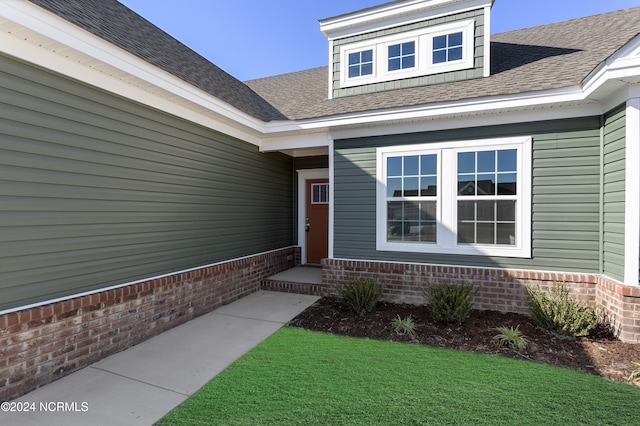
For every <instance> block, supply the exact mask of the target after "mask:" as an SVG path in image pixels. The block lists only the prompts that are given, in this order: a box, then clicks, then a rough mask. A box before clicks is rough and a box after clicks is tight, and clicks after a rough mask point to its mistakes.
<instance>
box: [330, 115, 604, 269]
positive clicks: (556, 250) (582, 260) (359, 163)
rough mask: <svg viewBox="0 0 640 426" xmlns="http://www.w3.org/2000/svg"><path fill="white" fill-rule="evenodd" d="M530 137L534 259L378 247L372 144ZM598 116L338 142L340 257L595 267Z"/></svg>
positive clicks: (336, 184) (337, 250)
mask: <svg viewBox="0 0 640 426" xmlns="http://www.w3.org/2000/svg"><path fill="white" fill-rule="evenodd" d="M517 135H522V136H527V135H531V136H533V190H532V193H533V195H532V196H533V224H532V232H533V238H532V246H533V248H532V253H533V256H532V259H516V258H495V257H483V256H455V255H438V254H420V253H398V252H382V251H376V248H375V247H376V241H375V236H376V214H375V209H376V199H375V198H376V164H375V163H376V161H375V158H376V148H377V147H380V146H388V145H405V144H414V143H427V142H430V141H431V142H442V141H456V140H468V139H487V138H494V137H507V136H517ZM599 146H600V138H599V119H598V118H597V117H594V118H585V119H577V120H567V121H553V122H545V123H534V124H522V125H511V126H500V127H493V128H476V129H465V130H456V131H445V132H433V133H423V134H412V135H399V136H388V137H377V138H362V139H351V140H342V141H336V142H335V156H334V158H335V182H334V188H335V193H334V197H335V221H334V229H335V232H334V242H335V247H334V255H335V257H337V258H353V259H370V260H389V261H401V262H402V261H405V262H419V263H421V262H423V263H440V264H450V265H470V266H485V267H509V268H529V269H538V270H558V271H584V272H598V259H599V225H598V221H599V193H600V180H599V179H600V178H599V175H600V173H599Z"/></svg>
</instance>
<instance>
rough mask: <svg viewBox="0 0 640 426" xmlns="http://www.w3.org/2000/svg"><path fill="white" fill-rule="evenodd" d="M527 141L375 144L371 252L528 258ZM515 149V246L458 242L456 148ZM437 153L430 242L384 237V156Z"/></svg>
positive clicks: (529, 142) (529, 172) (529, 141)
mask: <svg viewBox="0 0 640 426" xmlns="http://www.w3.org/2000/svg"><path fill="white" fill-rule="evenodd" d="M531 147H532V139H531V137H529V136H526V137H525V136H522V137H510V138H499V139H482V140H472V141H455V142H442V143H429V144H419V145H405V146H392V147H383V148H377V150H376V161H377V176H376V178H377V185H376V250H379V251H395V252H414V253H438V254H459V255H476V256H496V257H519V258H530V257H531V240H532V236H531V207H532V206H531V194H532V177H531V175H532V170H531V164H532V163H531V161H532V160H531V157H532V152H531ZM506 149H516V150H517V167H518V170H517V179H518V181H517V186H516V188H517V189H516V192H517V202H516V244H515V245H514V246H505V245H488V244H458V238H457V235H458V234H457V227H458V208H457V206H458V203H457V193H458V188H457V181H458V175H457V171H458V164H457V162H458V152H465V151H487V150H492V151H493V150H506ZM434 153H437V154H438V198H437V203H438V204H437V221H438V223H437V229H436V236H437V237H436V241H437V242H436V243H426V242H413V241H387V186H386V180H387V179H386V178H387V171H386V167H387V161H386V160H387V157H389V156H399V155H403V156H406V155H422V154H434Z"/></svg>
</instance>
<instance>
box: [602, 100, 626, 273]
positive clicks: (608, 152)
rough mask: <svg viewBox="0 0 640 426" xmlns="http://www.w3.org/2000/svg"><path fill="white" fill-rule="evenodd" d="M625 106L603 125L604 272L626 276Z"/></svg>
mask: <svg viewBox="0 0 640 426" xmlns="http://www.w3.org/2000/svg"><path fill="white" fill-rule="evenodd" d="M625 119H626V116H625V110H624V108H619V109H616V110H614V111H612V112H611V113H609V114H607V115H606V116H605V125H604V233H603V242H604V246H603V250H604V265H603V268H604V273H605V275H607V276H609V277H611V278H615V279H617V280H620V281H623V280H624V215H625V213H624V210H625V202H624V200H625V193H624V191H625V183H624V179H625Z"/></svg>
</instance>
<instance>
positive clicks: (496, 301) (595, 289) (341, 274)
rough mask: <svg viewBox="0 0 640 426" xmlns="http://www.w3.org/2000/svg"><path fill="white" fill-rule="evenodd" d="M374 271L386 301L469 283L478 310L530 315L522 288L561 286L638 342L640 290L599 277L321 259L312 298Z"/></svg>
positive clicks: (624, 337) (414, 300)
mask: <svg viewBox="0 0 640 426" xmlns="http://www.w3.org/2000/svg"><path fill="white" fill-rule="evenodd" d="M375 273H377V274H378V281H379V282H380V283H382V284H384V285H385V292H384V295H383V299H384V300H387V301H391V302H396V303H411V304H423V303H425V301H424V298H423V296H422V289H423V288H425V287H427V286H429V285H434V284H439V283H441V282H443V281H446V282H452V283H471V284H473V285H475V286H477V287H478V288H479V291H478V293H477V294H476V297H475V299H474V307H475V308H476V309H480V310H495V311H500V312H516V313H521V314H528V309H529V295H528V293H527V290H526V287H525V285H534V286H540V288H542V289H543V290H548V289H549V288H550V287H551V286H552V285H553V284H554V282H564V283H566V284H567V287H568V289H569V291H570V294H571V296H572V297H574V298H576V299H579V300H582V301H585V302H587V303H588V304H590V305H592V306H600V307H602V308H604V309H605V312H606V315H607V317H608V319H609V321H611V323H612V325H613V326H614V329H615V331H616V333H617V336H618V338H619V339H620V340H621V341H623V342H629V343H640V287H630V286H625V285H623V284H620V283H617V282H615V281H613V280H610V279H608V278H606V277H602V276H599V275H592V274H579V273H560V272H539V271H526V270H509V269H490V268H472V267H464V266H440V265H427V264H403V263H389V262H369V261H357V260H342V259H324V260H323V261H322V281H323V284H322V288H321V289H319V291H318V292H317V293H315V294H317V295H326V294H329V293H331V292H332V288H333V287H334V286H335V285H337V284H340V283H344V282H346V281H349V280H350V279H352V278H356V277H363V278H367V277H373V275H374V274H375Z"/></svg>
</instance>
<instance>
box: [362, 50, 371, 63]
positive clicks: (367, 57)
mask: <svg viewBox="0 0 640 426" xmlns="http://www.w3.org/2000/svg"><path fill="white" fill-rule="evenodd" d="M362 62H373V50H365V51H364V52H362Z"/></svg>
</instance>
